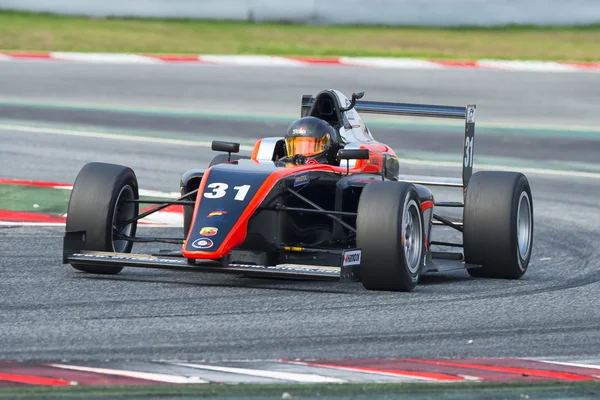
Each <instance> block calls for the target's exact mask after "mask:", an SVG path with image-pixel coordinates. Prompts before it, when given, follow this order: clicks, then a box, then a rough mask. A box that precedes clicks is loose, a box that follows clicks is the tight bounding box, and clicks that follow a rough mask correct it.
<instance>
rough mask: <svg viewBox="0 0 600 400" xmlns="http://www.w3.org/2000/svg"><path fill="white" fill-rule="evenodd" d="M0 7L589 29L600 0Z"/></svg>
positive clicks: (15, 1)
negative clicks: (582, 27)
mask: <svg viewBox="0 0 600 400" xmlns="http://www.w3.org/2000/svg"><path fill="white" fill-rule="evenodd" d="M0 8H3V9H18V10H28V11H43V12H53V13H61V14H71V15H87V16H95V17H105V16H135V17H163V18H202V19H230V20H254V21H291V22H307V23H326V24H384V25H424V26H457V25H478V26H499V25H506V24H528V25H587V24H593V23H600V1H599V0H568V1H567V0H302V1H294V0H126V1H123V0H102V1H92V0H1V1H0Z"/></svg>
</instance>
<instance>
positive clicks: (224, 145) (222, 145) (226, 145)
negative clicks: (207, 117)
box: [210, 140, 240, 153]
mask: <svg viewBox="0 0 600 400" xmlns="http://www.w3.org/2000/svg"><path fill="white" fill-rule="evenodd" d="M210 148H211V149H212V150H213V151H223V152H225V153H239V151H240V144H239V143H233V142H221V141H219V140H213V142H212V145H211V147H210Z"/></svg>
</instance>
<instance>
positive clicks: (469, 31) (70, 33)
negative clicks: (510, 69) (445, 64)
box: [0, 11, 600, 61]
mask: <svg viewBox="0 0 600 400" xmlns="http://www.w3.org/2000/svg"><path fill="white" fill-rule="evenodd" d="M599 43H600V25H593V26H586V27H570V28H561V27H544V28H541V27H540V28H537V27H528V26H522V27H521V26H511V27H504V28H473V27H463V28H421V27H376V26H360V27H359V26H320V25H319V26H316V25H312V26H306V25H298V24H296V25H295V24H275V23H269V24H266V23H265V24H262V23H251V22H225V21H223V22H218V21H193V20H156V19H153V20H142V19H94V18H85V17H66V16H54V15H48V14H34V13H24V12H14V11H0V49H3V50H13V51H79V52H124V53H175V54H265V55H288V56H377V57H423V58H440V59H474V58H494V59H535V60H563V61H600V45H599Z"/></svg>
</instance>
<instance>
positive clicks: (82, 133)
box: [0, 124, 254, 151]
mask: <svg viewBox="0 0 600 400" xmlns="http://www.w3.org/2000/svg"><path fill="white" fill-rule="evenodd" d="M0 129H3V130H11V131H17V132H27V133H49V134H53V135H63V136H77V137H88V138H98V139H112V140H123V141H129V142H144V143H157V144H172V145H178V146H194V147H208V148H210V147H211V145H212V141H210V142H209V141H196V140H185V139H166V138H157V137H150V136H135V135H133V136H131V135H124V134H118V133H107V132H92V131H79V130H74V129H63V128H41V127H34V126H22V125H10V124H0ZM253 149H254V147H253V146H245V145H242V146H240V150H246V151H252V150H253Z"/></svg>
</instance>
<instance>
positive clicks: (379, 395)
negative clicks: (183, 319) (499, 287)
mask: <svg viewBox="0 0 600 400" xmlns="http://www.w3.org/2000/svg"><path fill="white" fill-rule="evenodd" d="M284 392H287V393H289V394H290V395H291V396H292V399H298V400H299V399H317V398H318V399H321V400H338V399H355V400H363V399H364V400H367V399H375V400H379V399H381V400H383V399H396V398H402V399H411V400H433V399H439V400H458V399H461V400H473V399H479V398H486V399H490V400H500V399H527V398H531V399H540V398H544V399H556V400H559V399H560V400H565V399H578V400H583V399H594V398H597V396H598V394H600V382H590V381H587V382H497V383H494V382H477V383H460V384H459V383H453V384H442V383H439V384H437V383H436V384H431V383H424V384H423V383H409V384H403V383H365V384H358V383H356V384H295V385H294V384H264V385H261V384H240V385H157V386H104V387H103V386H70V387H56V388H44V387H12V388H11V387H7V388H0V398H11V399H20V398H28V399H37V398H44V399H65V398H85V399H109V398H131V399H133V398H136V399H142V398H144V399H201V398H205V399H208V398H210V399H227V400H242V399H257V400H258V399H261V400H266V399H273V400H275V399H281V398H282V394H283V393H284Z"/></svg>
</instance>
